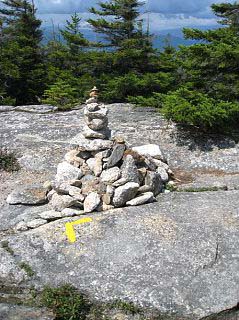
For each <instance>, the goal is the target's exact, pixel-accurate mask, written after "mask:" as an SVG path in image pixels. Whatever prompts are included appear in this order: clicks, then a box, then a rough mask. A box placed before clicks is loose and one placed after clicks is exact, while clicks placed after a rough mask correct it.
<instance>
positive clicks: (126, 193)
mask: <svg viewBox="0 0 239 320" xmlns="http://www.w3.org/2000/svg"><path fill="white" fill-rule="evenodd" d="M138 189H139V184H138V183H135V182H128V183H126V184H124V185H123V186H120V187H118V188H117V189H115V193H114V197H113V205H114V206H115V207H122V206H124V205H125V204H126V202H128V201H130V200H132V199H133V198H134V197H135V196H136V194H137V191H138Z"/></svg>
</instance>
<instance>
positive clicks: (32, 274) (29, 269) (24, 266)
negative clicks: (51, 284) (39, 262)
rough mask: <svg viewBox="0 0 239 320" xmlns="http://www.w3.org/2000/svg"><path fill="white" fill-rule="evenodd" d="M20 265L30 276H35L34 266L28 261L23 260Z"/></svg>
mask: <svg viewBox="0 0 239 320" xmlns="http://www.w3.org/2000/svg"><path fill="white" fill-rule="evenodd" d="M19 267H20V268H21V269H22V270H24V271H25V272H26V274H27V275H28V276H29V277H33V276H34V274H35V272H34V271H33V270H32V267H31V266H30V265H29V264H28V263H26V262H21V263H20V264H19Z"/></svg>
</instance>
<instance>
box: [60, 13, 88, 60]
mask: <svg viewBox="0 0 239 320" xmlns="http://www.w3.org/2000/svg"><path fill="white" fill-rule="evenodd" d="M80 22H81V18H80V17H79V15H78V14H77V13H75V14H74V15H72V16H71V21H69V20H66V27H65V29H64V30H60V32H61V35H62V36H63V38H64V40H65V41H66V43H67V46H68V47H69V50H70V53H71V54H72V55H73V56H76V55H77V54H79V53H80V51H82V49H83V48H86V47H88V46H89V41H87V40H86V39H85V38H84V35H83V34H82V33H81V32H80Z"/></svg>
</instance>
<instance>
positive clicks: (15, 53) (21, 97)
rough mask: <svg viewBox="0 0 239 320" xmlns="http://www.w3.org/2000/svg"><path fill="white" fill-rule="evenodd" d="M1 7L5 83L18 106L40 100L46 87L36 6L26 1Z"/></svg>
mask: <svg viewBox="0 0 239 320" xmlns="http://www.w3.org/2000/svg"><path fill="white" fill-rule="evenodd" d="M2 2H3V4H4V5H5V6H4V7H2V8H0V14H1V16H0V20H1V19H2V21H4V24H2V26H1V50H0V58H1V62H0V63H1V68H0V69H1V71H0V75H1V82H2V84H4V86H5V90H6V93H7V95H8V96H10V97H12V98H14V99H16V104H17V105H21V104H28V103H34V102H37V101H38V95H39V94H41V92H42V90H43V87H44V73H45V71H44V67H43V64H42V62H43V60H42V54H41V51H40V42H41V40H42V31H41V30H40V26H41V21H40V20H38V19H37V18H36V16H35V13H36V9H35V7H34V4H33V3H30V2H28V1H26V0H18V1H15V0H4V1H2Z"/></svg>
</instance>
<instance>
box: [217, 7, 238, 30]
mask: <svg viewBox="0 0 239 320" xmlns="http://www.w3.org/2000/svg"><path fill="white" fill-rule="evenodd" d="M212 10H213V12H214V13H215V14H216V15H217V16H218V17H220V18H223V19H222V20H220V21H219V23H221V24H224V25H229V26H230V27H231V28H233V29H236V30H237V31H239V3H238V2H235V3H234V4H232V3H220V4H213V5H212Z"/></svg>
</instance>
